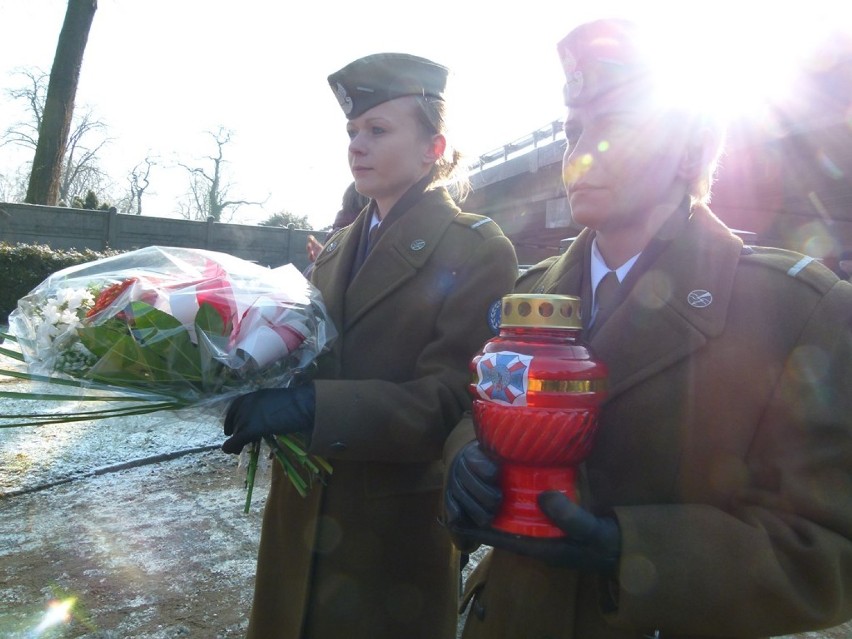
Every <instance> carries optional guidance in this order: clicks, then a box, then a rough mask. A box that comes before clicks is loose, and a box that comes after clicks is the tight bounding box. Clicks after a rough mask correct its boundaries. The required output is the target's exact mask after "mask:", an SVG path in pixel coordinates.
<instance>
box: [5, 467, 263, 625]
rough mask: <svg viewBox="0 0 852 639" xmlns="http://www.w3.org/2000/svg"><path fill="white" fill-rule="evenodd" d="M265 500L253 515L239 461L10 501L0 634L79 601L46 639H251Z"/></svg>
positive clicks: (136, 473)
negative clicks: (52, 604)
mask: <svg viewBox="0 0 852 639" xmlns="http://www.w3.org/2000/svg"><path fill="white" fill-rule="evenodd" d="M266 490H267V486H266V485H264V484H263V480H262V483H261V484H259V485H258V486H257V498H256V499H255V500H254V504H253V507H252V510H251V512H250V513H249V514H248V515H246V514H244V513H243V510H242V508H243V503H244V499H245V493H244V491H243V487H242V481H241V479H240V477H239V474H238V473H236V472H235V468H234V464H233V459H229V458H227V457H226V456H225V455H224V454H223V453H221V452H206V453H203V454H196V455H188V456H186V457H182V458H180V459H176V460H172V461H168V462H164V463H159V464H155V465H152V466H142V467H139V468H134V469H129V470H125V471H122V472H118V473H112V474H106V475H101V476H96V477H90V478H85V479H80V480H77V481H73V482H70V483H67V484H63V485H59V486H56V487H54V488H51V489H49V490H44V491H39V492H36V493H32V494H28V495H21V496H18V497H12V498H6V499H4V500H3V502H2V503H0V508H2V511H1V512H2V514H0V565H2V566H3V571H2V572H3V578H4V582H5V585H4V588H3V590H2V594H0V636H2V637H7V638H8V639H17V638H20V639H24V638H30V637H33V636H36V635H34V634H32V633H33V630H34V629H36V628H38V626H39V624H40V623H42V622H43V621H44V620H45V610H46V604H47V602H48V601H49V600H50V599H52V598H60V599H65V598H67V597H76V598H77V599H76V605H75V607H74V609H73V612H72V618H71V619H70V620H69V621H68V622H67V623H65V624H63V625H61V626H58V627H56V628H55V629H54V630H52V631H48V632H45V633H44V634H41V635H39V636H40V637H63V638H65V637H86V638H87V639H96V638H97V639H107V638H109V639H112V638H119V637H121V638H123V637H136V638H139V639H167V638H172V637H201V638H214V637H215V638H221V639H226V638H228V639H230V638H232V637H233V638H236V637H242V636H243V635H244V633H245V628H246V611H247V610H248V609H249V606H250V605H251V593H252V583H253V579H254V567H255V554H256V551H257V544H258V540H259V532H260V516H261V508H262V506H263V501H264V499H263V496H265V494H266Z"/></svg>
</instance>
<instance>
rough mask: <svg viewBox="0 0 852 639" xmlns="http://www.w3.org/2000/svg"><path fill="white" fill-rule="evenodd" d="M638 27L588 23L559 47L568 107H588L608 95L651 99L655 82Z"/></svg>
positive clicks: (613, 21) (606, 21) (615, 22)
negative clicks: (592, 102)
mask: <svg viewBox="0 0 852 639" xmlns="http://www.w3.org/2000/svg"><path fill="white" fill-rule="evenodd" d="M641 40H642V37H641V34H640V33H639V29H638V27H637V26H636V25H635V24H633V23H632V22H630V21H628V20H617V19H604V20H596V21H593V22H587V23H585V24H582V25H580V26H579V27H577V28H575V29H574V30H572V31H571V32H570V33H569V34H568V35H567V36H565V37H564V38H563V39H562V40H560V41H559V43H558V44H557V45H556V48H557V51H558V52H559V58H560V61H561V62H562V68H563V70H564V71H565V90H564V93H565V105H566V106H568V107H571V106H577V105H580V104H586V103H588V102H591V101H592V100H595V99H597V98H598V97H601V96H603V95H606V94H614V95H615V96H616V97H618V96H620V95H622V94H623V95H624V96H625V98H628V97H629V98H631V99H632V98H636V97H640V98H645V97H647V96H649V95H650V93H651V91H650V88H651V85H652V83H653V78H652V74H651V65H650V63H649V59H648V55H647V51H645V50H643V47H642V43H641Z"/></svg>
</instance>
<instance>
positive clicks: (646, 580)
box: [447, 207, 852, 639]
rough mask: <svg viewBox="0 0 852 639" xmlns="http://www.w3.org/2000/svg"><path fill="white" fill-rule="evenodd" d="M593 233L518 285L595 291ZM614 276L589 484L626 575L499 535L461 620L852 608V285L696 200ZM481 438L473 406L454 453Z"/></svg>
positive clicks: (679, 618)
mask: <svg viewBox="0 0 852 639" xmlns="http://www.w3.org/2000/svg"><path fill="white" fill-rule="evenodd" d="M684 211H685V212H686V209H684ZM591 240H592V233H591V232H589V231H588V230H585V231H583V232H582V233H581V234H580V236H579V237H578V239H577V240H576V241H575V242H574V243H573V244H572V245H571V247H570V248H569V250H568V251H567V253H566V254H564V255H562V256H559V257H558V259H551V260H550V261H548V262H547V263H544V264H542V265H540V266H538V267H535V268H533V269H531V270H530V271H528V272H527V273H526V274H525V276H524V277H523V278H522V280H521V281H520V282H519V283H518V286H517V290H518V291H519V292H521V291H523V292H529V291H535V292H542V293H560V294H570V295H583V296H586V297H588V296H589V287H590V285H589V283H588V281H586V278H587V277H588V276H587V271H588V266H587V265H588V264H589V250H590V243H591ZM621 289H622V290H621V296H622V302H621V303H620V304H619V305H618V306H617V308H616V309H615V310H614V311H613V312H612V313H611V315H610V316H609V317H608V318H600V321H598V320H596V321H595V324H594V329H593V330H592V331H591V332H590V333H589V335H590V339H591V342H590V343H591V348H592V349H593V351H594V352H595V353H596V354H597V355H598V356H599V357H601V358H602V359H603V360H604V361H605V362H606V363H607V364H608V366H609V371H610V396H609V399H608V401H607V402H606V404H605V405H604V407H603V411H602V415H601V420H600V427H599V432H598V434H597V439H596V443H595V445H594V448H593V451H592V454H591V457H590V458H589V459H588V461H587V463H586V465H585V468H584V471H585V472H584V483H583V486H582V489H581V490H582V500H583V502H584V503H585V505H586V506H587V507H589V508H590V509H593V510H596V511H610V510H611V511H612V512H614V513H615V515H616V517H617V518H618V523H619V525H620V527H621V532H622V535H623V545H622V556H621V561H620V564H619V568H618V574H617V578H616V579H614V580H605V579H603V578H600V577H596V576H592V575H580V574H578V573H576V572H573V571H571V570H567V569H559V568H552V567H549V566H547V565H545V564H543V563H542V562H539V561H536V560H534V559H529V558H525V557H521V556H518V555H513V554H511V553H508V552H505V551H493V552H492V555H491V556H490V557H489V558H487V559H486V560H485V561H483V562H482V563H481V564H480V566H479V567H478V570H477V573H476V574H475V575H474V576H473V577H472V578H471V579H470V580H469V582H468V588H467V589H466V590H468V591H469V595H468V596H471V595H473V596H474V599H473V601H472V602H471V604H470V610H469V613H468V618H467V625H466V629H465V633H464V637H465V638H466V639H479V638H482V639H501V638H512V639H545V638H548V639H627V638H631V639H633V638H637V639H638V638H639V637H661V638H662V639H671V638H675V637H676V638H680V639H683V638H685V637H766V636H770V635H782V634H792V633H795V632H799V631H802V630H805V629H813V628H818V627H828V626H833V625H838V624H840V623H842V622H843V621H844V620H846V619H849V618H850V617H852V286H850V285H849V283H848V282H840V281H839V280H838V279H837V278H836V277H835V276H834V275H833V274H832V273H831V272H830V271H829V270H828V269H826V268H825V267H823V266H822V265H821V264H819V263H817V262H816V261H813V260H811V259H810V258H805V257H804V256H802V255H798V254H794V253H790V252H786V251H781V250H777V249H768V248H757V247H748V246H745V247H744V246H743V243H742V241H741V240H740V239H739V238H738V237H736V236H735V235H734V234H732V233H731V232H730V231H729V230H728V229H727V228H726V227H725V226H724V225H723V224H722V223H721V222H720V221H719V220H718V219H716V218H715V217H714V216H713V215H712V213H710V212H709V211H708V210H707V209H705V208H702V207H698V208H695V209H694V210H693V211H692V212H691V215H689V217H688V219H687V218H686V215H685V214H684V215H682V216H676V217H675V218H673V220H672V221H671V222H670V223H669V224H668V225H667V226H666V227H665V228H664V230H663V233H661V237H659V238H658V239H657V240H655V241H654V242H653V243H652V245H650V246H649V247H648V249H646V251H644V252H643V254H642V256H641V257H640V258H639V261H637V263H636V264H635V265H634V267H633V269H632V270H631V272H630V274H629V275H628V277H627V278H626V280H625V282H624V283H623V285H622V287H621ZM472 437H473V432H472V427H471V423H470V422H469V421H463V422H462V423H461V424H460V425H459V427H458V428H457V429H456V431H454V433H453V435H452V437H451V438H450V439H449V440H448V443H447V458H448V459H449V458H451V457H452V456H454V454H455V453H456V452H457V451H458V450H459V448H460V447H461V446H462V445H463V444H464V443H465V442H467V441H470V440H471V438H472Z"/></svg>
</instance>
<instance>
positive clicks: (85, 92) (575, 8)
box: [0, 0, 852, 228]
mask: <svg viewBox="0 0 852 639" xmlns="http://www.w3.org/2000/svg"><path fill="white" fill-rule="evenodd" d="M501 4H505V3H495V2H494V1H493V0H429V1H428V2H424V3H421V4H420V5H414V4H411V3H400V2H399V0H360V1H359V0H349V1H348V2H330V3H329V2H304V3H297V4H294V3H279V2H269V1H267V0H244V1H243V2H234V1H233V0H229V1H227V2H226V1H223V0H146V1H145V2H140V1H139V0H100V1H99V2H98V5H99V6H98V10H97V12H96V14H95V18H94V22H93V25H92V30H91V32H90V35H89V42H88V46H87V48H86V54H85V58H84V60H83V67H82V73H81V77H80V84H79V88H78V93H77V106H78V108H80V107H81V106H90V107H91V108H92V109H93V111H94V114H95V116H96V117H97V118H98V119H100V120H102V121H103V122H105V123H106V124H107V125H108V127H109V134H110V136H111V137H112V138H114V139H113V141H112V142H111V143H110V144H109V145H108V146H107V147H105V148H104V149H103V150H102V151H101V154H100V155H101V158H102V165H103V166H104V167H105V168H106V169H107V170H108V172H109V173H110V174H111V176H112V177H113V179H114V180H115V181H116V182H118V183H119V184H120V185H121V187H122V188H123V187H124V186H125V184H126V176H127V175H128V174H129V172H130V169H131V168H132V167H133V166H134V165H135V164H137V163H138V162H140V161H142V160H143V159H144V158H145V157H146V155H149V154H150V155H157V156H159V157H160V158H161V159H160V162H161V166H159V167H155V169H154V171H153V173H152V176H151V181H152V185H151V187H150V189H149V190H148V191H147V192H146V194H145V198H144V199H143V207H144V212H145V214H147V215H160V216H167V217H168V216H173V215H174V213H173V211H175V210H176V209H177V206H176V204H175V202H176V200H177V199H178V198H179V197H180V196H181V195H182V194H183V193H185V192H186V189H187V187H186V180H187V177H186V172H185V170H183V169H180V168H168V167H169V166H171V167H174V164H175V162H176V161H182V162H184V163H187V164H199V165H200V163H197V162H196V161H197V160H198V159H199V158H203V157H205V156H207V155H212V154H213V153H214V151H215V146H214V144H213V140H212V138H211V137H210V135H209V134H208V133H207V132H208V131H215V130H216V129H218V128H219V127H220V126H222V127H225V128H226V129H230V130H232V131H233V137H232V141H231V143H230V144H228V146H227V147H226V148H225V154H226V159H227V160H228V162H229V165H228V167H227V168H228V171H229V178H230V182H231V183H232V187H231V191H230V196H231V197H233V198H243V199H249V200H264V199H266V200H267V201H266V204H265V206H264V209H263V210H260V209H259V208H243V209H242V210H241V212H240V215H239V217H238V218H237V220H236V221H243V222H257V221H259V220H262V219H265V218H266V217H268V216H269V215H272V214H273V213H276V212H279V211H281V210H282V209H285V210H288V211H290V212H293V213H296V214H299V215H308V217H309V219H310V220H311V222H312V223H313V225H314V227H315V228H321V227H323V226H326V225H327V224H330V223H331V221H332V219H333V218H334V214H335V213H336V211H337V209H338V205H339V202H340V196H341V194H342V192H343V190H344V188H345V187H346V185H347V184H348V183H349V181H350V179H351V177H350V174H349V171H348V168H347V163H346V144H347V138H346V134H345V118H344V116H343V113H342V112H341V111H340V108H339V107H338V106H337V102H336V100H335V98H334V96H333V94H332V92H331V90H330V89H329V88H328V85H327V83H326V76H327V75H328V74H329V73H331V72H333V71H336V70H337V69H338V68H340V67H342V66H343V65H345V64H347V63H349V62H350V61H352V60H354V59H355V58H358V57H360V56H362V55H367V54H370V53H376V52H379V51H404V52H408V53H413V54H417V55H421V56H425V57H428V58H431V59H433V60H435V61H437V62H440V63H442V64H445V65H447V66H449V67H450V68H451V69H452V71H453V76H452V78H451V100H452V102H451V108H452V110H453V114H454V117H453V123H454V131H453V132H452V133H451V135H452V140H451V141H454V142H455V144H456V146H457V147H458V148H459V149H460V150H461V151H462V152H464V153H466V154H467V155H468V156H469V157H470V158H471V159H472V158H475V157H476V156H477V155H479V154H481V153H484V152H487V151H490V150H492V149H494V148H496V147H498V146H501V145H502V144H504V143H506V142H510V141H512V140H514V139H516V138H520V137H522V136H524V135H526V134H527V133H529V132H531V131H533V130H534V129H537V128H539V127H541V126H543V125H545V124H547V123H548V122H550V121H551V120H554V119H557V118H560V117H561V116H562V113H563V108H562V104H561V83H562V81H563V80H562V75H561V70H560V69H559V66H558V60H557V57H556V54H555V43H556V41H557V40H558V39H559V38H560V37H561V36H563V35H564V34H565V33H567V32H568V31H569V30H570V29H571V28H572V27H573V26H575V25H576V24H578V23H580V22H584V21H586V20H589V19H594V18H598V17H607V16H617V15H620V16H624V17H630V18H633V19H637V20H644V21H647V22H649V23H650V24H652V25H654V26H655V27H659V28H660V29H661V30H664V31H667V32H668V33H669V34H670V35H672V34H674V35H677V36H679V37H681V39H682V40H683V42H684V43H685V44H684V46H687V47H692V48H695V47H696V46H698V45H697V44H696V43H697V42H699V41H700V36H701V34H702V33H703V34H705V35H710V36H712V37H715V38H716V39H717V42H718V43H719V44H718V46H716V47H714V48H712V49H711V48H709V47H708V48H707V49H706V52H707V53H708V54H709V57H710V59H712V60H714V66H715V67H716V68H720V67H722V66H723V65H721V64H715V62H724V61H725V60H728V59H730V58H733V59H734V60H737V62H736V63H735V64H734V65H733V67H732V69H733V70H732V69H730V68H729V69H726V71H725V73H724V74H722V76H721V77H720V78H712V77H711V78H708V81H709V85H708V86H710V87H719V88H721V89H723V93H724V94H726V95H732V94H735V95H737V96H738V98H737V101H738V103H739V104H740V105H746V104H748V103H749V99H748V96H749V93H750V92H752V93H753V92H755V90H757V89H760V90H761V91H775V90H777V89H778V87H779V86H780V87H783V86H784V85H783V77H781V76H779V73H780V74H783V72H784V71H785V70H788V69H789V66H790V65H789V61H790V60H791V59H793V58H794V57H795V56H796V55H798V54H799V53H800V51H801V49H802V48H804V47H805V46H809V45H810V44H811V43H813V42H814V41H817V40H818V39H819V33H820V30H821V29H822V28H824V27H825V25H826V24H829V25H832V26H836V25H837V24H838V23H847V24H848V23H850V22H852V17H850V16H852V9H850V8H847V6H848V5H849V3H846V2H841V1H839V0H808V2H798V3H793V2H784V1H783V0H771V1H770V0H716V1H715V2H692V1H687V0H668V1H666V0H644V1H638V0H596V1H595V2H588V3H579V2H569V1H564V0H563V1H562V2H555V1H552V0H551V1H541V0H522V1H518V2H513V3H510V4H509V5H508V8H499V6H500V5H501ZM416 6H421V7H422V8H420V9H415V7H416ZM65 8H66V1H65V0H0V19H2V22H3V24H4V27H5V28H4V34H3V37H2V38H0V129H2V130H5V128H6V127H7V126H8V124H9V123H12V122H15V121H17V120H19V119H20V117H21V115H20V112H19V109H20V105H17V104H16V103H11V102H10V100H9V98H8V96H7V95H6V90H8V89H10V88H19V87H20V85H21V80H22V79H21V78H20V77H16V76H14V75H13V74H12V71H13V70H15V69H20V68H30V69H31V68H34V67H39V68H41V69H43V70H44V71H46V72H49V71H50V67H51V65H52V62H53V56H54V52H55V49H56V41H57V38H58V35H59V31H60V29H61V26H62V21H63V19H64V16H65ZM702 20H705V21H706V23H705V24H706V26H705V27H704V28H702V26H701V21H702ZM748 60H751V62H749V61H748ZM30 159H32V158H31V153H30V152H27V153H26V154H23V155H22V154H21V152H20V151H16V150H15V149H14V148H10V147H8V146H7V147H2V148H0V173H8V172H10V171H12V170H13V169H14V167H15V166H16V165H18V164H20V163H22V162H24V161H27V160H30Z"/></svg>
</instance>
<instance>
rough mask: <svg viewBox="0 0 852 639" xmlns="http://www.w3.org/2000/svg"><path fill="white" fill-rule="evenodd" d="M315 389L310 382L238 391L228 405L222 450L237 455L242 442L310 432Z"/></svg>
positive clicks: (314, 409)
mask: <svg viewBox="0 0 852 639" xmlns="http://www.w3.org/2000/svg"><path fill="white" fill-rule="evenodd" d="M315 411H316V393H315V391H314V385H313V384H312V383H308V384H302V385H300V386H293V387H292V388H264V389H261V390H257V391H253V392H251V393H246V394H245V395H240V396H239V397H237V398H236V399H235V400H234V401H232V402H231V405H230V406H229V407H228V413H227V415H225V425H224V431H225V435H228V436H229V438H228V439H226V440H225V443H223V444H222V450H223V451H225V452H226V453H231V454H234V455H236V454H237V453H239V452H240V451H241V450H242V449H243V446H245V445H246V444H248V443H250V442H256V441H260V439H261V438H263V437H265V436H269V435H287V434H290V433H297V432H302V433H309V432H310V431H311V430H312V429H313V427H314V412H315Z"/></svg>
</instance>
